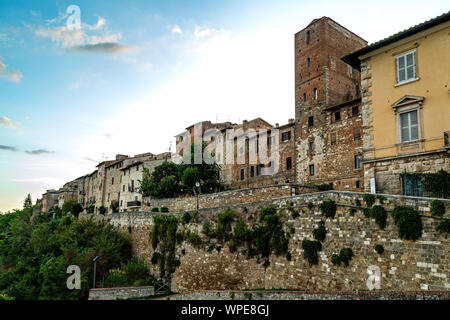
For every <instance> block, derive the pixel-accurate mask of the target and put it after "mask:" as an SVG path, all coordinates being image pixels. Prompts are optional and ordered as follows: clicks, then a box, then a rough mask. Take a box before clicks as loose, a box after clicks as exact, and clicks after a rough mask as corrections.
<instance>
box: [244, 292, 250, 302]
mask: <svg viewBox="0 0 450 320" xmlns="http://www.w3.org/2000/svg"><path fill="white" fill-rule="evenodd" d="M244 298H245V300H252V293H251V292H245V293H244Z"/></svg>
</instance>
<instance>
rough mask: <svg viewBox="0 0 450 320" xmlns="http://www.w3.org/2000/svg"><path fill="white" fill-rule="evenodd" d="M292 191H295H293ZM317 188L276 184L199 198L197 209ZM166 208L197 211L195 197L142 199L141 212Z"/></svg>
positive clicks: (171, 210) (304, 191) (205, 195)
mask: <svg viewBox="0 0 450 320" xmlns="http://www.w3.org/2000/svg"><path fill="white" fill-rule="evenodd" d="M293 189H295V190H294V191H293ZM316 191H317V188H315V187H310V186H303V185H298V184H292V183H291V184H278V185H269V186H264V187H254V188H246V189H239V190H232V191H225V192H218V193H211V194H202V195H200V196H199V208H214V207H221V206H226V205H233V204H238V203H247V202H259V201H262V200H264V199H273V198H280V197H287V196H291V195H292V192H294V193H295V194H301V193H310V192H316ZM154 207H156V208H161V207H167V208H169V211H170V212H185V211H191V210H196V209H197V198H196V197H180V198H169V199H150V198H144V200H143V203H142V210H143V211H150V210H151V209H152V208H154Z"/></svg>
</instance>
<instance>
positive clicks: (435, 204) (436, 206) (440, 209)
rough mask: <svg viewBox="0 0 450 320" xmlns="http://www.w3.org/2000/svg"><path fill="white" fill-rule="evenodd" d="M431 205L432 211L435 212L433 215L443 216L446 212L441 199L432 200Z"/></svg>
mask: <svg viewBox="0 0 450 320" xmlns="http://www.w3.org/2000/svg"><path fill="white" fill-rule="evenodd" d="M430 207H431V213H432V214H433V216H439V217H442V216H443V215H444V214H445V205H444V203H443V202H442V201H440V200H433V201H431V204H430Z"/></svg>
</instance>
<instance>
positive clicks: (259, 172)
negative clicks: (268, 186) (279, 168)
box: [256, 164, 265, 176]
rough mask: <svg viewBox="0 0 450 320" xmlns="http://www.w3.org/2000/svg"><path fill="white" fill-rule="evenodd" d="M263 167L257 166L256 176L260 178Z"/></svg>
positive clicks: (261, 165)
mask: <svg viewBox="0 0 450 320" xmlns="http://www.w3.org/2000/svg"><path fill="white" fill-rule="evenodd" d="M264 167H265V166H264V165H263V164H258V165H257V166H256V175H257V176H260V175H261V168H264Z"/></svg>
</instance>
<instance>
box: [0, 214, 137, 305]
mask: <svg viewBox="0 0 450 320" xmlns="http://www.w3.org/2000/svg"><path fill="white" fill-rule="evenodd" d="M31 214H32V208H29V209H25V210H22V211H16V212H14V213H8V214H5V215H1V218H0V239H1V240H2V245H1V250H0V270H2V272H0V293H1V294H6V295H8V296H10V297H14V298H15V299H17V300H30V299H32V300H37V299H52V300H55V299H65V300H66V299H87V297H88V291H89V286H90V284H91V283H92V276H93V263H92V259H93V258H94V257H95V256H99V257H100V258H99V259H98V260H97V279H102V277H103V276H104V275H106V276H107V274H108V271H109V270H111V269H114V268H119V267H120V266H121V264H122V263H125V262H127V261H129V260H130V258H131V244H130V240H129V238H128V236H127V235H126V234H124V233H121V232H119V231H117V230H116V229H115V227H113V226H112V225H109V224H106V223H99V222H95V221H93V220H92V219H83V220H78V219H75V218H73V217H71V216H65V217H63V218H60V217H59V215H57V218H55V219H52V214H51V213H43V214H41V215H40V216H39V218H38V219H36V220H34V221H33V222H30V217H31ZM69 265H78V266H80V269H81V271H82V273H81V290H69V289H67V286H66V281H67V277H68V275H67V273H66V271H67V267H68V266H69Z"/></svg>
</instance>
